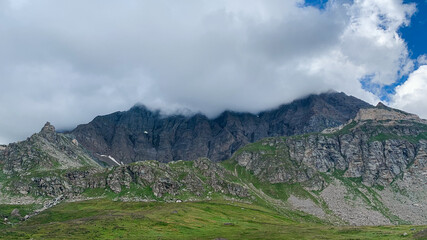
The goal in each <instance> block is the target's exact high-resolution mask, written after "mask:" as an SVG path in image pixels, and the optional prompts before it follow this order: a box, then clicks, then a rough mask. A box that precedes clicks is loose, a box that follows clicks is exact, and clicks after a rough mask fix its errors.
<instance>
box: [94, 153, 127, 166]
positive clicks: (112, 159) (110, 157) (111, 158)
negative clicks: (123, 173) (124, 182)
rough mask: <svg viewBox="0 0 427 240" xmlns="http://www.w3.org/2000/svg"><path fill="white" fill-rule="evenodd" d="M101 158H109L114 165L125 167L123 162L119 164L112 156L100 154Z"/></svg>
mask: <svg viewBox="0 0 427 240" xmlns="http://www.w3.org/2000/svg"><path fill="white" fill-rule="evenodd" d="M99 156H101V157H108V158H109V159H110V160H111V161H113V162H114V163H116V164H117V166H121V165H123V162H121V163H119V162H118V161H116V159H114V158H113V157H112V156H110V155H108V156H107V155H102V154H99Z"/></svg>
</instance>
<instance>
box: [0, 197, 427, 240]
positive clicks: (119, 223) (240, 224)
mask: <svg viewBox="0 0 427 240" xmlns="http://www.w3.org/2000/svg"><path fill="white" fill-rule="evenodd" d="M411 228H413V226H409V225H408V226H388V227H384V226H382V227H333V226H328V225H321V224H315V223H304V222H303V223H298V222H294V221H291V220H289V219H288V218H286V217H284V216H282V215H280V214H278V213H277V212H275V211H273V210H271V209H267V208H264V207H261V206H257V205H252V204H245V203H239V202H230V201H203V202H185V203H159V202H114V201H111V200H108V199H97V200H89V201H83V202H74V203H62V204H59V205H58V206H56V207H53V208H51V209H49V210H47V211H44V212H43V213H41V214H39V215H37V216H35V217H33V218H31V219H30V220H28V221H26V222H23V223H22V224H20V225H17V226H14V227H9V228H7V229H4V230H3V231H2V232H0V238H2V239H30V238H33V239H120V238H123V239H215V238H226V239H404V237H403V234H404V233H405V232H406V233H408V234H409V235H408V236H407V237H406V238H411V237H412V236H413V234H415V233H416V232H417V231H411V230H410V229H411ZM415 228H416V229H417V230H422V229H423V228H425V227H423V228H419V227H415Z"/></svg>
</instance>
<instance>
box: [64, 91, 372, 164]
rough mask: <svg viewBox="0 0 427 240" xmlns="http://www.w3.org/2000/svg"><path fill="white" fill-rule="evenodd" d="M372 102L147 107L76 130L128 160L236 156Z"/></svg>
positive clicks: (337, 99)
mask: <svg viewBox="0 0 427 240" xmlns="http://www.w3.org/2000/svg"><path fill="white" fill-rule="evenodd" d="M367 107H370V105H369V104H367V103H365V102H363V101H361V100H359V99H356V98H354V97H351V96H347V95H345V94H344V93H327V94H320V95H311V96H309V97H307V98H304V99H300V100H296V101H294V102H292V103H290V104H286V105H282V106H280V107H278V108H277V109H274V110H271V111H265V112H261V113H259V114H250V113H236V112H230V111H227V112H224V113H222V114H221V115H220V116H218V117H217V118H215V119H208V118H207V117H206V116H204V115H201V114H196V115H194V116H182V115H173V116H162V115H161V114H160V113H159V112H158V111H157V112H153V111H150V110H148V109H147V108H145V107H144V106H135V107H133V108H132V109H130V110H129V111H127V112H116V113H113V114H110V115H106V116H99V117H96V118H95V119H94V120H93V121H92V122H90V123H89V124H85V125H79V126H78V127H77V128H76V129H75V130H73V131H72V132H71V133H72V135H74V136H75V138H76V139H77V140H78V141H79V143H80V144H81V145H83V146H85V147H86V148H87V149H89V150H90V151H92V153H93V154H97V153H102V154H104V155H110V156H112V157H113V158H115V159H120V160H121V161H123V162H124V163H131V162H136V161H142V160H158V161H161V162H170V161H176V160H195V159H198V158H200V157H208V158H210V159H211V160H213V161H220V160H225V159H228V158H230V157H231V155H232V153H234V152H235V151H236V150H237V149H238V148H240V147H242V146H244V145H246V144H248V143H251V142H255V141H258V140H260V139H262V138H265V137H270V136H288V135H294V134H302V133H307V132H320V131H322V130H323V129H325V128H329V127H335V126H338V125H341V124H344V123H346V122H347V121H348V120H349V119H352V118H354V117H355V116H356V113H357V112H358V110H359V109H361V108H367Z"/></svg>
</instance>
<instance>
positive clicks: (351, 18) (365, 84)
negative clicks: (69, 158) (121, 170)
mask: <svg viewBox="0 0 427 240" xmlns="http://www.w3.org/2000/svg"><path fill="white" fill-rule="evenodd" d="M415 11H416V6H415V5H414V4H403V3H402V1H401V0H390V1H382V0H366V1H365V0H354V1H346V0H330V1H329V2H328V3H327V5H326V6H325V8H323V9H318V8H315V7H311V6H307V5H306V4H305V3H304V1H302V0H289V1H280V0H269V1H251V2H247V1H243V0H222V1H221V0H219V1H209V0H188V1H185V2H179V3H178V2H176V1H167V0H159V1H144V0H127V1H112V0H93V1H84V0H73V1H58V0H39V1H26V0H0V52H1V53H2V54H1V55H0V84H1V88H0V115H1V118H0V143H6V142H11V141H16V140H20V139H23V138H25V137H26V136H28V135H29V134H31V133H32V132H35V131H38V130H39V128H41V126H42V125H43V123H44V122H46V121H48V120H49V121H51V122H52V123H53V124H54V125H55V126H57V128H60V129H61V128H62V129H65V128H72V127H75V126H76V124H79V123H84V122H88V121H90V120H91V119H92V118H93V117H94V116H96V115H101V114H107V113H110V112H113V111H117V110H126V109H128V108H129V107H131V106H132V105H134V104H135V103H143V104H145V105H147V106H149V107H151V108H160V109H162V110H163V111H164V112H171V111H174V110H176V109H189V110H191V111H194V112H203V113H205V114H207V115H208V116H210V117H213V116H215V115H217V114H218V113H220V112H221V111H223V110H225V109H230V110H236V111H250V112H258V111H261V110H265V109H268V108H272V107H275V106H278V105H279V104H282V103H286V102H289V101H292V100H293V99H295V98H299V97H303V96H305V95H307V94H310V93H320V92H324V91H328V90H330V89H335V90H337V91H344V92H346V93H347V94H351V95H354V96H356V97H359V98H361V99H363V100H366V101H368V102H371V103H375V102H376V101H378V99H379V98H380V97H381V95H382V94H383V93H382V87H383V86H385V85H389V84H392V83H394V82H395V81H397V80H398V79H400V78H401V77H402V76H404V75H408V74H410V73H411V72H412V71H413V70H414V67H415V61H414V60H412V59H411V58H410V56H409V53H408V49H407V46H406V43H405V41H404V39H402V38H401V37H400V36H399V35H398V33H397V31H398V29H399V28H401V27H405V26H407V25H409V24H410V17H411V15H412V14H413V13H414V12H415ZM420 61H422V60H420ZM423 69H424V68H421V67H420V68H419V69H418V70H417V71H416V72H414V73H412V74H411V77H410V79H409V80H408V82H407V83H405V84H404V85H403V86H401V87H399V88H398V89H397V94H396V97H395V98H394V99H393V101H394V104H395V105H396V106H402V107H403V108H404V109H411V110H412V108H407V107H406V106H409V105H410V104H411V103H406V102H403V99H408V97H405V96H406V95H405V94H408V91H409V90H405V89H409V88H411V86H414V85H416V84H415V83H412V84H411V82H418V81H424V83H423V84H424V85H423V86H425V80H413V81H412V80H411V79H421V77H418V76H419V74H421V75H423V74H426V73H425V71H424V70H423ZM423 76H425V75H423ZM424 79H425V78H424ZM410 81H411V82H410ZM405 85H406V86H408V85H409V87H405ZM417 86H418V85H417ZM412 100H413V101H418V100H416V99H412ZM408 101H411V99H410V100H408ZM399 104H400V105H399ZM405 104H406V105H405ZM416 110H417V109H415V108H414V112H417V111H416Z"/></svg>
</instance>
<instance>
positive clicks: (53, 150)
mask: <svg viewBox="0 0 427 240" xmlns="http://www.w3.org/2000/svg"><path fill="white" fill-rule="evenodd" d="M377 109H382V110H380V111H375V110H373V111H370V112H369V114H368V115H369V117H363V118H360V117H356V118H354V119H353V120H352V121H349V122H348V123H346V124H344V125H343V126H340V127H339V128H334V129H328V130H327V131H324V133H308V134H303V135H296V136H288V137H283V136H281V137H269V138H264V139H262V140H260V141H257V142H255V143H252V144H248V145H246V146H244V147H242V148H239V149H238V150H237V151H236V152H235V153H234V154H233V155H232V157H231V158H230V159H228V160H225V161H222V162H212V161H209V159H206V158H199V159H196V160H194V161H173V162H169V163H161V162H158V161H141V162H137V163H131V164H121V165H120V166H114V167H108V168H102V167H100V166H99V165H98V164H97V163H96V162H95V161H94V160H93V159H92V156H91V155H90V154H89V153H88V152H87V151H86V150H85V149H84V148H82V146H81V144H80V143H78V142H77V140H75V139H73V138H70V135H64V134H59V133H56V132H55V131H54V128H53V126H51V125H50V124H46V126H45V127H44V128H43V129H42V131H41V132H40V133H38V134H34V135H33V136H31V137H30V138H28V139H27V140H26V141H23V142H19V143H14V144H10V145H8V146H3V147H2V149H1V151H0V167H1V169H2V171H1V172H0V190H1V191H0V202H3V203H11V202H17V201H24V200H25V201H29V202H34V201H41V200H45V199H49V198H54V199H59V198H61V197H62V198H74V197H82V196H83V197H111V198H113V199H122V200H132V199H134V200H138V201H141V200H142V201H156V200H159V201H191V200H195V199H199V200H203V199H212V198H215V197H217V198H233V199H239V200H242V201H247V202H253V203H258V204H263V205H268V206H272V207H274V208H275V209H279V210H280V211H284V212H287V211H294V210H299V211H302V212H305V213H307V214H313V215H316V216H317V217H319V218H321V219H323V220H325V221H328V222H332V223H335V224H352V225H378V224H396V223H416V224H426V223H427V204H425V202H426V201H427V125H426V124H424V123H423V120H420V119H419V118H415V117H414V115H410V114H406V113H403V112H400V111H396V110H393V109H385V110H384V109H383V108H379V107H377ZM364 114H365V115H364ZM355 115H356V114H355ZM362 115H364V116H368V115H366V111H365V110H360V111H359V113H358V114H357V116H362ZM291 215H292V214H291ZM293 216H295V215H293Z"/></svg>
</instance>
